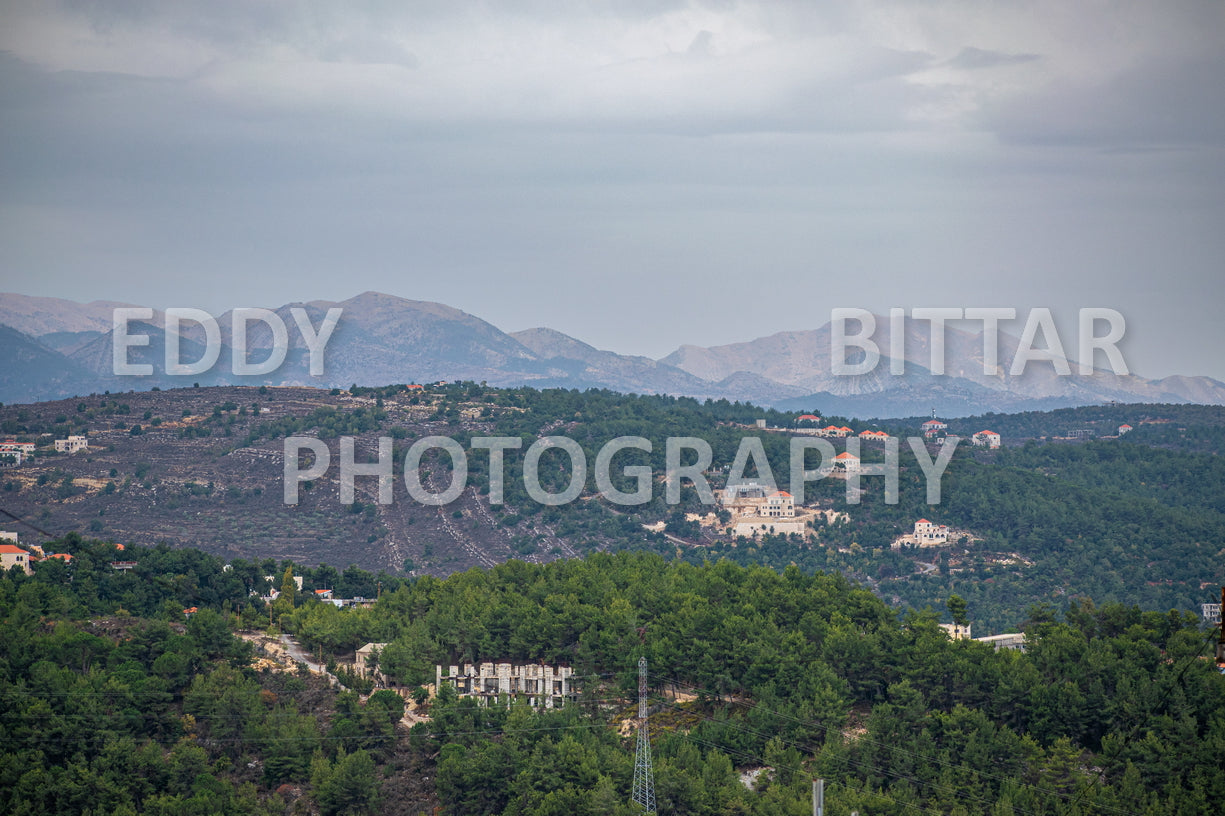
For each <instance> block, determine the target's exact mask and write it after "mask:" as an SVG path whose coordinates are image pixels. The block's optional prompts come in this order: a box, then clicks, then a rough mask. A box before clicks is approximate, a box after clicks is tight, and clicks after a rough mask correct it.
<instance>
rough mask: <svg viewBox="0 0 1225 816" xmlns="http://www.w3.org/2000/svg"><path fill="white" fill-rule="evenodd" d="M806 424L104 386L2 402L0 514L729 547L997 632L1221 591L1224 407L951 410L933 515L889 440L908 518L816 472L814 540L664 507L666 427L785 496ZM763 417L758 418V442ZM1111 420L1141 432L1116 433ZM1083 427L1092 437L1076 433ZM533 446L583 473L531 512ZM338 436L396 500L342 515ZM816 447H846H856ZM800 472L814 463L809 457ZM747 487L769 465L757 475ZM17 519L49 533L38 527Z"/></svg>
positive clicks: (371, 393)
mask: <svg viewBox="0 0 1225 816" xmlns="http://www.w3.org/2000/svg"><path fill="white" fill-rule="evenodd" d="M809 411H811V412H812V413H815V414H817V415H819V416H821V421H820V425H821V426H823V427H824V426H828V425H834V426H837V427H841V426H846V427H848V428H850V429H851V430H852V432H855V433H858V432H861V431H865V430H871V429H873V428H876V427H879V428H881V429H883V430H885V431H888V432H889V433H891V434H894V435H895V436H899V437H913V436H916V435H918V433H919V426H920V424H921V421H922V420H923V419H924V418H923V417H916V418H914V419H912V420H893V421H887V422H883V423H876V422H873V423H865V422H860V421H858V420H855V419H853V418H846V417H836V416H824V415H822V412H821V410H820V406H816V405H814V406H811V408H810V409H809ZM800 417H801V414H799V413H797V412H790V413H788V412H779V411H773V410H769V411H767V410H762V409H760V408H757V407H755V406H752V405H747V404H743V403H733V402H727V401H705V402H701V401H698V400H695V399H688V398H671V397H660V396H635V395H624V394H617V393H613V392H610V391H594V390H593V391H584V392H580V391H567V390H545V391H537V390H533V389H526V388H525V389H494V388H489V387H486V386H483V385H480V384H477V383H470V382H462V383H450V384H436V385H431V386H425V387H414V388H409V387H408V386H406V385H397V386H388V387H384V388H353V389H351V390H350V391H341V390H340V389H333V390H332V391H331V392H329V391H321V390H317V389H306V388H285V389H278V388H258V389H257V388H238V387H227V388H198V389H197V388H187V389H178V390H175V391H167V392H150V393H143V394H140V393H135V394H123V395H102V396H97V395H94V396H91V397H88V398H83V399H80V400H73V401H67V402H58V403H39V404H36V405H33V406H8V407H0V430H3V431H4V432H6V433H9V434H12V435H14V436H16V437H17V438H18V439H19V440H20V441H31V442H35V443H37V444H38V445H40V447H39V449H38V451H37V455H36V456H35V457H34V458H33V459H32V460H29V461H26V462H23V463H22V464H21V465H20V466H17V467H14V468H10V469H8V470H6V471H4V472H3V473H2V474H0V480H2V482H3V492H0V496H2V497H3V500H4V501H3V508H2V509H4V510H5V511H7V512H9V513H12V514H13V515H15V516H18V517H20V518H21V519H23V520H25V521H27V522H29V523H30V524H32V525H33V526H34V527H36V528H38V529H39V530H42V531H47V532H48V533H50V534H52V535H63V534H65V533H68V532H71V531H79V532H85V533H89V534H91V535H95V536H97V537H100V538H111V539H114V540H116V541H126V542H133V543H141V544H154V543H156V542H159V541H166V542H169V543H171V544H174V545H179V546H182V545H189V546H196V547H199V548H202V549H206V550H208V551H210V552H213V553H214V554H217V555H221V556H223V557H225V558H226V559H243V560H248V561H255V560H262V559H264V558H269V557H271V558H274V559H276V560H281V559H286V558H289V559H292V560H294V561H295V562H297V563H299V564H303V565H312V566H313V565H317V564H320V563H324V562H326V563H328V564H332V565H335V566H339V567H341V568H343V567H345V566H347V565H349V564H357V565H359V566H361V567H363V568H365V569H367V570H378V569H382V570H384V571H386V572H387V573H388V574H389V575H400V576H409V577H420V576H423V575H434V576H439V577H441V576H445V575H449V574H451V573H454V572H457V571H462V570H465V569H468V568H470V567H472V566H476V565H484V566H491V565H493V564H496V563H500V562H503V561H506V560H509V559H522V560H527V561H530V562H535V563H542V562H547V561H551V560H554V559H558V558H572V557H581V556H583V555H586V554H589V553H592V552H600V551H620V550H650V551H654V552H657V553H660V554H662V555H665V556H666V557H668V558H677V559H681V560H686V561H689V562H692V563H702V562H703V561H706V560H711V561H717V560H719V559H720V558H728V559H730V560H733V561H736V562H738V563H741V564H745V565H753V564H761V565H766V566H770V567H771V568H774V569H776V570H782V569H783V568H785V567H786V566H788V565H789V564H796V565H798V566H799V567H800V568H801V569H802V570H803V571H805V572H809V573H811V572H813V571H816V570H824V571H830V572H841V573H843V574H846V575H849V576H851V577H852V578H853V579H854V580H856V581H859V582H861V583H862V584H865V585H867V586H869V587H871V588H872V589H873V590H875V591H877V592H878V593H879V594H880V595H881V596H882V597H883V598H885V599H886V600H888V601H890V602H892V603H895V604H897V605H900V606H910V607H913V608H916V609H923V608H924V607H926V606H931V607H932V608H935V609H940V608H941V604H942V602H943V599H945V598H947V597H948V596H949V594H951V593H953V592H957V593H958V594H960V595H961V596H963V597H965V598H966V599H967V600H968V601H969V602H970V615H971V618H972V620H973V622H974V625H975V633H976V634H992V633H997V632H1002V631H1008V630H1010V629H1012V628H1013V627H1015V626H1016V625H1017V624H1018V623H1019V622H1020V621H1021V620H1023V619H1024V618H1025V616H1026V615H1027V614H1028V610H1029V608H1030V607H1031V606H1034V605H1042V604H1049V605H1051V606H1053V607H1054V608H1059V609H1061V608H1063V607H1064V606H1065V605H1066V604H1067V602H1068V601H1069V600H1070V599H1072V598H1083V597H1087V598H1090V599H1092V600H1093V601H1094V602H1096V603H1099V604H1100V603H1107V602H1120V603H1125V604H1137V605H1140V606H1142V607H1143V608H1146V609H1155V610H1161V611H1166V610H1170V609H1177V610H1180V611H1184V612H1198V610H1199V607H1200V604H1201V603H1204V602H1210V601H1214V600H1216V594H1217V591H1218V590H1217V587H1219V586H1220V585H1221V584H1222V583H1225V551H1223V550H1222V544H1223V542H1225V513H1223V511H1225V507H1223V502H1225V500H1223V499H1222V496H1225V490H1222V489H1221V487H1222V486H1225V470H1223V465H1222V457H1221V455H1220V451H1221V450H1222V439H1223V438H1225V408H1220V407H1207V406H1181V405H1173V406H1169V405H1126V406H1125V405H1108V406H1097V407H1087V408H1080V409H1069V410H1066V411H1059V412H1051V413H1049V414H1022V415H1011V416H1003V415H987V416H985V417H981V418H975V419H973V420H970V421H965V420H957V421H953V422H951V423H950V424H951V427H950V428H949V430H950V432H952V433H954V434H959V435H961V437H962V438H961V442H960V444H959V445H958V446H957V449H956V452H955V454H954V455H953V458H952V461H951V463H950V464H949V466H948V469H947V471H946V472H945V473H944V474H943V476H942V477H941V479H940V485H941V488H942V490H941V495H940V498H939V501H938V503H935V504H929V503H928V498H927V493H926V490H925V484H926V483H925V480H924V478H923V475H922V473H923V471H922V467H921V466H920V462H919V461H918V460H917V459H916V456H915V453H914V452H913V450H912V449H911V447H910V445H909V444H907V443H905V442H903V443H902V444H901V445H900V468H901V469H900V472H899V483H900V491H899V500H898V503H897V504H887V503H886V502H885V501H884V496H883V487H884V480H883V479H882V478H880V477H879V476H865V477H864V479H863V480H862V486H863V488H864V493H863V495H862V496H861V497H860V501H859V502H858V503H851V502H850V501H848V491H847V482H846V480H844V479H842V478H837V477H828V478H825V479H822V480H819V481H815V482H811V483H809V484H808V485H807V486H806V488H805V495H804V496H803V501H805V502H807V504H808V505H809V507H810V508H811V509H813V510H817V511H820V513H819V515H815V516H813V517H812V518H811V521H810V523H809V525H808V526H807V527H806V528H805V535H804V536H800V535H798V534H792V535H786V536H784V535H764V536H763V537H761V538H758V539H745V538H741V539H739V540H737V539H735V538H733V537H732V535H731V534H730V533H729V532H728V526H727V521H728V519H727V518H726V516H725V515H723V516H721V515H720V513H719V512H718V511H719V508H717V507H714V506H712V505H709V504H703V503H702V502H701V501H700V499H699V495H698V493H697V491H695V490H694V488H693V485H692V484H690V482H688V481H687V480H686V481H683V482H682V491H681V495H680V499H681V501H680V504H679V505H670V504H668V503H667V501H666V497H665V489H664V479H663V475H664V473H665V471H666V447H667V439H668V438H671V437H694V438H699V439H701V440H704V441H705V442H707V443H709V444H710V446H711V449H712V464H711V466H710V468H708V469H707V473H706V476H707V477H708V479H709V481H710V484H711V486H712V487H714V488H719V487H722V486H723V485H724V483H725V481H726V479H727V478H728V471H729V468H730V466H731V465H732V463H733V461H734V460H735V458H736V455H737V452H738V450H740V446H741V445H742V444H743V443H744V442H745V440H746V439H749V438H754V439H755V440H759V441H760V443H761V445H762V448H763V450H764V451H765V453H766V456H767V458H768V461H769V463H770V466H771V471H772V473H773V475H774V477H775V479H776V480H777V481H778V486H779V487H781V488H783V489H787V488H788V487H789V485H788V479H789V474H790V464H791V462H790V453H791V444H792V437H793V435H794V434H795V433H796V432H798V431H802V430H811V429H813V427H815V426H816V424H817V423H815V422H814V421H812V420H810V419H803V420H801V419H800ZM758 420H764V421H765V424H766V426H767V427H766V428H765V429H760V428H758V427H757V421H758ZM980 420H981V422H980ZM1125 422H1126V423H1127V424H1131V425H1132V426H1133V430H1132V431H1131V432H1130V433H1128V434H1126V435H1125V436H1122V437H1118V436H1117V435H1116V433H1117V430H1118V426H1119V425H1121V424H1124V423H1125ZM988 423H989V424H988ZM984 425H985V426H986V427H987V428H988V429H991V430H995V431H997V432H999V433H1000V434H1002V435H1003V437H1004V447H1003V448H1002V449H999V450H987V449H984V448H975V447H973V446H971V445H970V444H969V441H968V440H967V438H966V436H967V435H968V434H972V433H974V432H976V431H978V430H983V429H984V428H983V427H982V426H984ZM1076 430H1081V431H1088V432H1089V433H1090V434H1092V435H1095V436H1096V437H1097V438H1083V439H1081V438H1078V439H1069V438H1067V437H1068V435H1069V433H1070V432H1071V431H1076ZM70 433H73V434H85V435H87V436H88V437H89V439H90V448H89V450H88V451H87V452H84V453H81V454H76V455H57V454H56V453H55V452H54V451H53V450H51V449H50V440H51V439H52V438H63V437H64V436H66V435H68V434H70ZM288 436H308V437H315V438H318V439H320V440H322V441H323V442H325V443H326V444H327V445H328V446H329V450H330V451H331V458H332V462H333V465H332V468H331V470H330V471H328V472H327V473H326V474H325V475H324V476H323V477H321V478H319V479H315V480H311V481H310V482H308V483H305V484H303V485H302V490H301V491H300V497H299V499H300V500H299V503H298V504H297V505H286V504H285V502H284V500H283V486H284V470H283V450H284V440H285V438H286V437H288ZM437 436H445V437H449V438H451V439H453V440H454V441H455V442H456V443H458V444H459V445H460V446H461V447H462V448H463V449H465V450H466V451H468V454H467V462H468V478H467V489H466V490H464V491H463V492H462V493H461V494H460V495H459V496H458V497H457V498H456V499H455V500H454V501H452V502H450V503H449V504H446V505H445V506H440V507H436V506H427V505H424V504H422V503H420V502H418V501H415V500H414V499H412V498H411V497H410V496H409V495H408V492H407V489H406V484H405V481H404V479H403V478H402V476H403V467H404V461H405V455H406V453H407V451H408V450H409V448H410V446H411V445H413V444H414V443H415V442H417V441H419V440H421V439H424V438H426V437H437ZM488 436H507V437H515V438H517V439H518V440H519V441H520V443H521V447H520V448H518V449H511V450H507V451H505V452H504V459H505V476H506V478H505V484H504V503H502V504H498V503H496V502H492V501H491V496H490V481H489V477H490V458H489V454H488V452H487V451H485V450H478V449H477V448H476V447H475V446H474V445H473V444H472V441H473V439H474V438H477V437H488ZM546 436H562V437H566V438H568V439H571V440H573V441H574V442H575V443H576V444H577V445H578V446H579V447H580V448H581V449H582V451H583V455H584V457H585V459H586V463H587V465H588V467H587V472H586V476H585V479H584V480H583V481H582V483H581V485H580V487H581V490H580V495H579V497H578V498H577V500H575V501H572V502H569V503H565V504H562V505H559V506H547V505H544V504H542V503H541V502H539V501H536V500H534V499H533V498H532V497H531V496H530V495H529V494H528V491H527V489H526V486H525V482H524V478H523V474H524V462H525V455H526V451H527V449H528V448H529V447H530V446H531V445H532V444H533V443H536V442H537V441H538V440H540V439H541V438H543V437H546ZM621 436H640V437H644V438H645V439H647V440H649V441H650V443H651V446H652V449H651V451H650V452H646V451H641V450H627V451H623V452H622V453H620V454H618V456H617V460H616V463H615V464H614V466H613V468H612V479H611V481H612V483H613V486H614V487H616V488H617V489H620V490H633V489H634V482H633V480H632V479H631V478H629V477H628V476H625V475H623V474H622V472H621V471H622V469H623V468H625V467H627V466H631V465H639V466H642V465H645V466H647V467H649V468H650V470H651V472H652V474H653V475H654V477H655V479H654V481H653V482H652V483H651V487H652V495H651V498H650V500H649V501H647V502H646V503H644V504H640V505H618V504H614V503H612V502H610V501H608V500H607V499H606V498H605V497H604V496H603V495H602V493H601V490H600V488H599V486H598V485H597V483H596V474H595V470H596V468H595V467H594V463H595V462H596V460H597V455H598V452H599V451H600V449H601V448H602V447H603V446H604V445H605V444H606V443H607V442H608V441H610V440H612V439H614V438H617V437H621ZM343 437H352V438H354V439H355V440H356V447H357V449H358V450H359V451H360V452H361V453H360V455H361V456H363V457H367V458H370V457H373V456H374V455H375V451H376V450H377V439H378V438H386V437H390V438H391V440H392V448H393V457H392V458H393V463H394V464H393V467H394V472H395V476H396V478H395V479H394V484H393V495H392V499H393V501H392V502H391V503H389V504H384V503H380V502H379V501H378V497H377V491H376V489H375V484H374V480H373V479H370V478H358V479H357V480H356V481H357V494H356V496H355V497H354V499H353V500H352V501H349V502H343V503H342V501H341V499H340V490H339V483H340V480H339V478H338V469H339V468H338V465H337V463H338V462H339V459H340V443H339V441H338V439H339V438H343ZM829 441H830V443H831V444H832V445H833V446H834V450H836V451H837V452H842V451H844V450H845V449H846V448H847V446H848V445H849V444H850V441H849V440H843V439H832V440H829ZM856 441H858V440H856ZM938 450H939V443H938V440H931V441H929V442H928V447H927V451H926V453H925V455H926V456H934V455H935V454H936V452H937V451H938ZM861 454H862V456H863V461H864V463H866V464H868V465H874V464H881V463H883V462H884V450H883V446H882V444H881V443H880V442H871V441H863V442H862V444H861ZM814 458H815V457H813V455H812V454H810V459H809V460H807V465H806V466H808V467H815V465H816V463H815V461H814ZM540 461H541V462H542V463H543V467H542V468H541V469H540V473H541V481H542V487H543V488H544V489H545V490H547V491H549V492H553V493H557V492H560V491H562V490H564V489H566V486H567V485H568V484H569V482H570V478H571V476H572V470H571V469H570V464H569V462H568V459H567V457H566V456H565V455H564V454H563V453H562V452H561V451H557V450H552V451H547V452H546V453H545V454H544V455H543V456H542V458H541V460H540ZM423 467H424V468H425V470H424V471H423V472H424V473H425V474H426V476H425V479H426V481H427V482H430V483H431V484H433V485H434V486H435V487H433V488H431V489H432V490H433V489H441V487H442V486H443V485H445V484H446V480H447V479H448V478H449V476H450V463H449V461H448V460H447V457H445V456H439V457H436V458H435V457H433V456H430V457H427V459H426V460H425V462H424V465H423ZM748 475H749V476H750V477H754V476H756V477H760V476H761V474H756V473H755V469H754V468H753V467H752V466H750V467H749V469H748ZM923 518H926V519H928V520H930V521H933V522H935V523H936V524H940V525H948V526H949V527H950V528H951V530H952V531H953V535H952V540H951V541H950V542H949V543H948V545H947V546H940V547H930V548H918V549H894V548H893V547H892V545H893V544H894V543H895V542H897V541H898V539H899V537H901V536H902V535H904V534H906V533H910V532H911V531H912V530H913V529H914V524H915V522H916V521H918V520H919V519H923ZM648 525H649V527H648ZM660 526H662V527H663V529H662V530H660V529H659V527H660ZM10 529H15V530H17V531H18V532H21V533H22V535H23V536H27V537H28V536H31V535H37V534H36V533H34V532H32V529H31V528H30V527H27V526H17V525H15V524H14V525H11V526H10ZM26 540H29V539H28V538H27V539H26Z"/></svg>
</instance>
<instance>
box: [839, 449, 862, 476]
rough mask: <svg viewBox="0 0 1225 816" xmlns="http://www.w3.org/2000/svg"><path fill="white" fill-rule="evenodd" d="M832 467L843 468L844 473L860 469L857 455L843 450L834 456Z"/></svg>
mask: <svg viewBox="0 0 1225 816" xmlns="http://www.w3.org/2000/svg"><path fill="white" fill-rule="evenodd" d="M834 468H835V469H836V470H843V471H845V472H846V473H853V472H855V471H858V470H859V469H860V462H859V457H858V456H856V455H855V454H853V453H850V452H847V451H844V452H843V453H840V454H838V455H837V456H835V457H834Z"/></svg>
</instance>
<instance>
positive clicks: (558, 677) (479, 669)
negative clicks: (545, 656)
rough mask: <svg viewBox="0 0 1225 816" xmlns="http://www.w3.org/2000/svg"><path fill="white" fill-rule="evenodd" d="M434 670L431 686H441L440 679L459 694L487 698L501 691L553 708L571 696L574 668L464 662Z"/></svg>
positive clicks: (495, 695)
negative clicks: (432, 684)
mask: <svg viewBox="0 0 1225 816" xmlns="http://www.w3.org/2000/svg"><path fill="white" fill-rule="evenodd" d="M444 671H445V673H444ZM434 672H435V681H436V682H435V685H434V688H436V689H440V688H442V684H443V682H447V683H450V684H451V686H452V688H454V689H455V691H456V693H457V694H459V696H461V697H477V698H480V699H483V700H485V701H488V700H489V699H491V698H496V697H498V696H500V695H503V694H505V695H507V696H511V697H518V696H526V697H527V699H528V703H529V704H530V705H532V706H544V707H545V708H554V707H557V706H561V705H564V704H565V702H566V700H567V699H569V698H570V697H571V696H573V682H572V677H573V673H574V670H573V669H571V668H570V667H569V666H546V665H544V664H543V663H527V664H523V665H518V664H514V663H480V664H473V663H465V664H463V665H462V666H435V667H434Z"/></svg>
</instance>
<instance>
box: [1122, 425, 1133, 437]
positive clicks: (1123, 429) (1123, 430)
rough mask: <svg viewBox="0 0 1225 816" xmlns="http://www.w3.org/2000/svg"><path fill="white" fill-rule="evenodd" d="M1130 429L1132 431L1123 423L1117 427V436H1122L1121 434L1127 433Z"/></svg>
mask: <svg viewBox="0 0 1225 816" xmlns="http://www.w3.org/2000/svg"><path fill="white" fill-rule="evenodd" d="M1131 429H1132V428H1131V426H1130V425H1128V424H1127V423H1126V422H1124V423H1123V424H1122V425H1120V426H1119V436H1122V435H1123V434H1125V433H1127V432H1128V431H1130V430H1131Z"/></svg>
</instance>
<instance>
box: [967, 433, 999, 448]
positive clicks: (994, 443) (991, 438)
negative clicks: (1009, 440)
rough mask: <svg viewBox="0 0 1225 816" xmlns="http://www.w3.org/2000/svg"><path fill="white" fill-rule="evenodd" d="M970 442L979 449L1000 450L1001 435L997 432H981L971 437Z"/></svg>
mask: <svg viewBox="0 0 1225 816" xmlns="http://www.w3.org/2000/svg"><path fill="white" fill-rule="evenodd" d="M970 441H971V442H973V443H974V444H975V445H978V446H979V447H983V446H986V447H988V448H998V447H999V446H1000V435H999V434H997V433H996V432H995V431H979V432H978V433H976V434H974V436H972V437H970Z"/></svg>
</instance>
